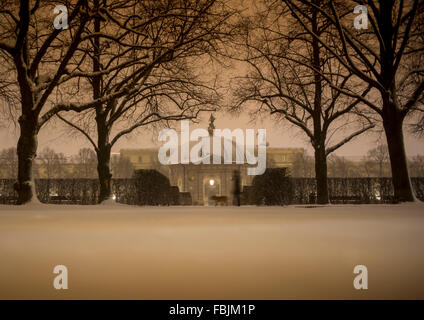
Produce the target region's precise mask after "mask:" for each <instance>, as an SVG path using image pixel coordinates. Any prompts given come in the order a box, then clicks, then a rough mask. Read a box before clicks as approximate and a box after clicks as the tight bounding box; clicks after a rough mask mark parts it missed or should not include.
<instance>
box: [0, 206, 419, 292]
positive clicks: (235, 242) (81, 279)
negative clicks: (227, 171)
mask: <svg viewBox="0 0 424 320" xmlns="http://www.w3.org/2000/svg"><path fill="white" fill-rule="evenodd" d="M423 246H424V205H422V204H412V205H394V206H388V205H362V206H330V207H319V208H304V207H285V208H281V207H276V208H262V207H241V208H231V207H225V208H222V207H221V208H204V207H171V208H152V207H144V208H143V207H130V206H90V207H89V206H53V205H50V206H33V207H28V208H26V207H12V206H0V257H1V258H0V259H1V261H0V298H1V299H5V298H30V299H32V298H58V299H62V298H64V299H67V298H83V299H84V298H106V299H107V298H126V299H186V298H188V299H287V298H289V299H290V298H336V299H345V298H421V299H423V298H424V248H423ZM60 264H63V265H66V266H67V267H68V270H69V290H66V291H63V290H60V291H58V290H55V289H54V288H53V286H52V283H53V279H54V277H55V275H54V274H53V267H54V266H55V265H60ZM359 264H362V265H366V266H367V267H368V272H369V290H368V291H356V290H354V288H353V278H354V274H353V268H354V266H355V265H359Z"/></svg>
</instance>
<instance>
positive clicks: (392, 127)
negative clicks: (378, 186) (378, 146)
mask: <svg viewBox="0 0 424 320" xmlns="http://www.w3.org/2000/svg"><path fill="white" fill-rule="evenodd" d="M384 103H386V104H390V103H391V104H392V105H391V106H384V108H383V125H384V131H385V133H386V138H387V145H388V148H389V156H390V164H391V170H392V181H393V188H394V197H395V201H396V202H406V201H414V195H413V193H412V192H413V191H412V187H411V181H410V179H409V173H408V163H407V160H406V153H405V145H404V141H403V129H402V125H403V119H404V116H402V115H401V114H400V113H399V112H398V111H396V105H395V104H394V103H393V102H391V101H385V102H384Z"/></svg>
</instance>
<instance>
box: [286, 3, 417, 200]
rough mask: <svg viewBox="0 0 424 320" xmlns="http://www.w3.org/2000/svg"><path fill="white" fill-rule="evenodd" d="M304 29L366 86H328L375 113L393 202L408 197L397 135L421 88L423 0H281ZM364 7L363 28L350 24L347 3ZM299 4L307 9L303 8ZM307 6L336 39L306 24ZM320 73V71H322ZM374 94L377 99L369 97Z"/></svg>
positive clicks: (400, 140)
mask: <svg viewBox="0 0 424 320" xmlns="http://www.w3.org/2000/svg"><path fill="white" fill-rule="evenodd" d="M281 2H282V3H283V4H285V5H286V6H287V7H288V8H289V10H290V12H291V13H292V16H293V17H295V18H296V20H297V21H298V22H299V23H301V24H302V25H303V26H304V29H305V30H306V32H307V34H309V35H311V36H312V37H313V39H315V41H318V42H319V43H320V44H321V45H322V46H323V47H324V48H325V49H326V51H328V52H329V53H330V54H332V55H333V56H334V57H336V58H337V59H338V61H339V62H340V63H341V64H342V65H343V66H344V67H345V68H346V69H348V70H349V71H350V72H351V73H353V74H354V75H355V77H356V78H357V79H360V80H361V81H362V82H363V83H366V84H367V85H369V86H370V87H371V91H370V95H368V96H363V95H362V94H361V92H358V91H356V90H355V89H354V88H343V87H340V86H334V88H335V89H337V90H340V91H341V92H342V93H344V94H346V95H348V96H351V97H355V98H358V99H360V100H361V101H362V103H363V104H365V105H366V106H368V107H369V108H370V110H372V111H373V112H375V113H376V114H378V115H379V116H380V117H381V120H382V124H383V127H384V132H385V135H386V138H387V144H388V148H389V155H390V162H391V168H392V179H393V186H394V193H395V200H396V201H414V196H413V192H412V187H411V183H410V179H409V174H408V166H407V159H406V154H405V147H404V139H403V123H404V119H405V118H406V117H407V116H408V114H410V113H411V112H412V111H416V110H417V109H420V108H421V109H422V105H421V106H419V105H417V103H418V102H419V100H420V99H422V96H423V92H424V70H423V69H422V65H423V64H422V63H423V52H424V41H423V40H424V39H423V34H424V24H423V23H422V21H423V20H422V17H423V14H424V9H423V8H424V1H423V0H411V1H401V0H400V1H396V0H367V1H336V0H334V1H333V0H326V1H320V4H319V5H318V3H317V2H316V1H306V0H281ZM357 4H363V5H365V6H366V7H367V8H368V19H369V28H368V29H365V30H363V29H361V30H356V29H355V28H354V27H353V21H354V17H355V16H354V15H353V7H354V5H357ZM305 7H306V8H308V10H305ZM309 10H315V11H316V12H317V13H318V14H319V16H320V17H321V18H322V19H325V22H324V23H325V24H327V25H328V26H329V27H330V26H331V27H333V28H335V29H336V30H337V35H338V38H339V39H340V41H341V45H340V46H339V47H332V46H331V44H332V43H331V42H329V41H328V39H327V38H325V37H322V36H321V35H320V34H319V33H318V32H317V30H314V28H311V27H310V26H309V21H310V15H309V14H308V12H309ZM322 76H323V77H325V74H322ZM376 95H379V97H380V101H377V102H376V101H375V98H374V97H375V96H376Z"/></svg>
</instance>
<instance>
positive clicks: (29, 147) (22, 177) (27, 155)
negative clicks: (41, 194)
mask: <svg viewBox="0 0 424 320" xmlns="http://www.w3.org/2000/svg"><path fill="white" fill-rule="evenodd" d="M37 124H38V122H37V118H36V116H34V115H22V116H21V117H20V118H19V126H20V129H21V130H20V131H21V132H20V136H19V140H18V146H17V153H18V181H17V182H16V183H15V190H16V191H17V193H18V201H17V204H25V203H28V202H30V201H32V200H33V199H36V198H37V195H36V193H35V185H34V177H33V162H34V159H35V157H36V156H37V146H38V138H37V134H38V128H37Z"/></svg>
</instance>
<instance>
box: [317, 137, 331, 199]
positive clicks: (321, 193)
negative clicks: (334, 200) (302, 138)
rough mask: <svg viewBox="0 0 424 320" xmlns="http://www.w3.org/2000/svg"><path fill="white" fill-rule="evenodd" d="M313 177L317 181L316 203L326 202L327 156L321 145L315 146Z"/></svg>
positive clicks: (327, 197)
mask: <svg viewBox="0 0 424 320" xmlns="http://www.w3.org/2000/svg"><path fill="white" fill-rule="evenodd" d="M315 179H316V183H317V203H318V204H328V203H329V196H328V181H327V156H326V154H325V147H324V146H323V145H319V146H318V147H317V148H315Z"/></svg>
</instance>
